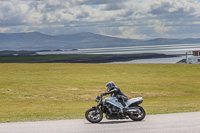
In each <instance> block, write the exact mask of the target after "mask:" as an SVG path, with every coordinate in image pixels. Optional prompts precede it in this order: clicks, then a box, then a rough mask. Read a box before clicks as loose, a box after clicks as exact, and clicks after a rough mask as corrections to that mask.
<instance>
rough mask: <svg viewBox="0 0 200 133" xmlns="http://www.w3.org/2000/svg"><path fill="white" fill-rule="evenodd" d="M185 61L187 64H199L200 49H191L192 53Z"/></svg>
mask: <svg viewBox="0 0 200 133" xmlns="http://www.w3.org/2000/svg"><path fill="white" fill-rule="evenodd" d="M187 63H189V64H197V63H199V64H200V50H199V51H193V55H192V56H191V57H188V58H187Z"/></svg>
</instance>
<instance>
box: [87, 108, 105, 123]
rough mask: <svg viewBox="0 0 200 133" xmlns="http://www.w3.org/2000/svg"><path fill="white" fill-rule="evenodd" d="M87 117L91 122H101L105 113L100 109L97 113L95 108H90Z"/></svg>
mask: <svg viewBox="0 0 200 133" xmlns="http://www.w3.org/2000/svg"><path fill="white" fill-rule="evenodd" d="M85 118H86V119H87V120H88V121H89V122H91V123H99V122H100V121H101V120H102V119H103V113H102V112H101V111H100V110H98V112H97V113H96V114H95V109H94V108H90V109H88V110H87V111H86V112H85Z"/></svg>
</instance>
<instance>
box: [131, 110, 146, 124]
mask: <svg viewBox="0 0 200 133" xmlns="http://www.w3.org/2000/svg"><path fill="white" fill-rule="evenodd" d="M137 107H138V110H137V112H129V114H128V115H129V118H130V119H132V120H134V121H141V120H143V119H144V118H145V116H146V112H145V110H144V109H143V108H142V107H141V106H137Z"/></svg>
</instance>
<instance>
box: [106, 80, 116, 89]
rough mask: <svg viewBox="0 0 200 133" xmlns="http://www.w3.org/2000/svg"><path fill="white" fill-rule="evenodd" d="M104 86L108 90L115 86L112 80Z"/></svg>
mask: <svg viewBox="0 0 200 133" xmlns="http://www.w3.org/2000/svg"><path fill="white" fill-rule="evenodd" d="M106 87H108V88H107V90H108V91H110V90H112V89H113V88H114V87H115V83H114V82H113V81H110V82H108V83H107V84H106Z"/></svg>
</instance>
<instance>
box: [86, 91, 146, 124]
mask: <svg viewBox="0 0 200 133" xmlns="http://www.w3.org/2000/svg"><path fill="white" fill-rule="evenodd" d="M104 95H105V94H104V93H102V94H101V96H97V97H96V100H95V101H96V102H97V103H98V104H97V106H93V107H92V108H90V109H88V110H87V111H86V112H85V117H86V119H87V120H88V121H89V122H91V123H99V122H100V121H101V120H102V119H103V113H105V116H106V119H108V120H111V119H129V118H130V119H132V120H133V121H141V120H143V119H144V118H145V115H146V113H145V110H144V109H143V108H142V107H141V106H139V104H141V103H142V102H143V98H142V97H137V98H132V99H130V100H128V101H127V102H126V105H127V106H128V108H126V110H125V109H124V106H123V105H122V104H121V103H120V102H119V101H118V99H117V98H116V97H107V98H105V99H104V100H103V96H104Z"/></svg>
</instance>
